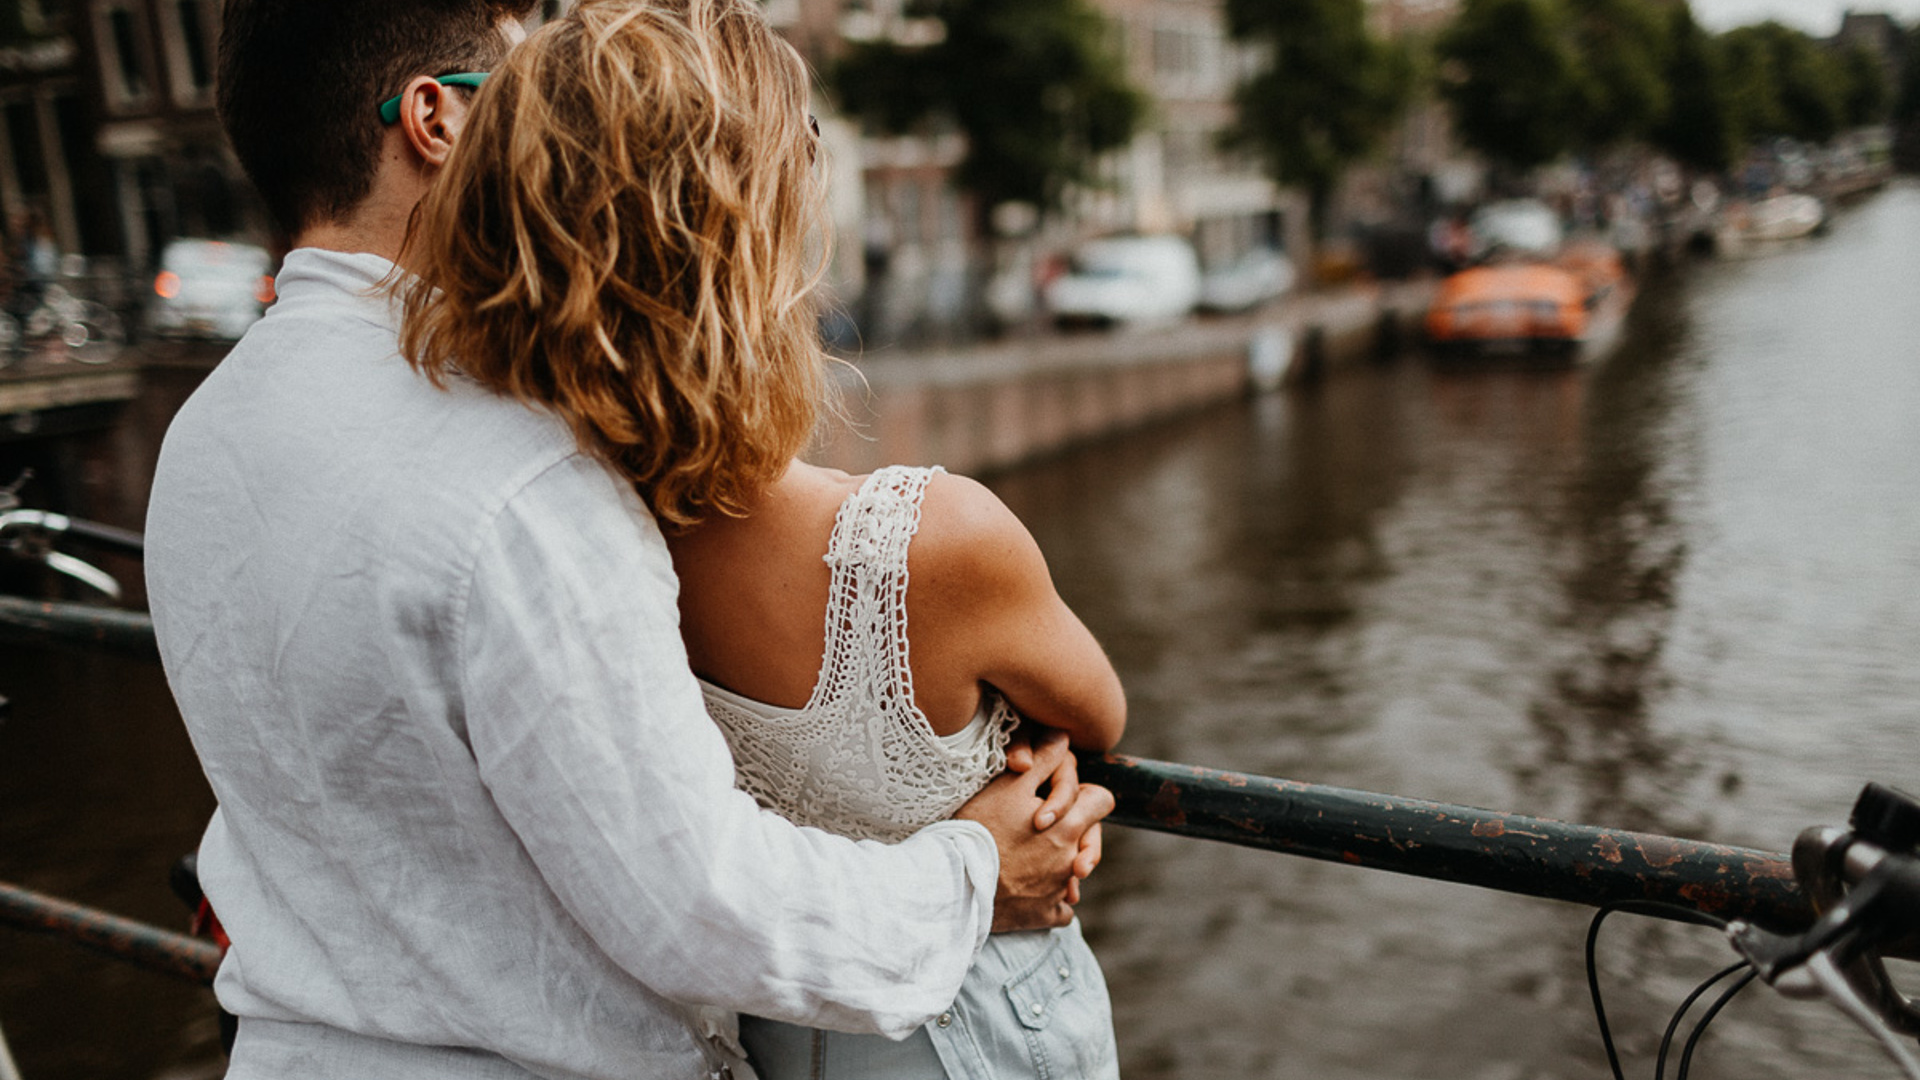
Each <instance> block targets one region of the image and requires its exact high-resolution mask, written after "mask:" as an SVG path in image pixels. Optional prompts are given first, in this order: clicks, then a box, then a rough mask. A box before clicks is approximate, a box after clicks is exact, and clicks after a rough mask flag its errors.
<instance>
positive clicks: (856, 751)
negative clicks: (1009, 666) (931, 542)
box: [701, 466, 1018, 842]
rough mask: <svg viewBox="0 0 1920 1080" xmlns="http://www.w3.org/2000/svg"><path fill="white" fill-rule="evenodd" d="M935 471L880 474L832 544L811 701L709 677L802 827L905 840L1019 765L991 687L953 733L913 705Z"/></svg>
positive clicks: (733, 727) (753, 771) (763, 789)
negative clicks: (921, 565) (914, 601)
mask: <svg viewBox="0 0 1920 1080" xmlns="http://www.w3.org/2000/svg"><path fill="white" fill-rule="evenodd" d="M938 471H940V470H939V468H938V467H937V466H936V467H934V468H930V469H921V468H904V467H893V468H887V469H882V470H880V471H879V472H876V473H874V474H873V475H872V476H870V477H868V478H867V479H866V481H865V482H864V483H862V484H861V485H860V490H858V491H856V492H855V493H854V494H852V495H851V496H849V497H848V498H847V501H846V502H844V503H842V504H841V506H840V513H839V516H838V517H836V518H835V520H834V526H833V536H832V538H831V539H830V540H829V541H828V542H827V555H826V561H827V565H829V566H831V567H832V568H833V579H832V581H833V583H832V586H831V588H830V590H829V592H828V594H827V611H826V628H827V645H826V650H825V653H824V655H823V656H822V657H821V662H820V677H819V679H818V680H817V681H816V682H815V683H814V686H813V695H812V697H811V698H809V699H808V701H807V703H806V705H805V706H803V707H801V708H798V709H784V708H780V707H778V706H773V705H768V704H765V703H763V702H759V701H755V700H753V699H751V698H747V697H743V696H741V695H739V694H735V693H731V692H729V691H727V690H725V689H723V688H721V687H718V686H714V685H712V684H711V683H706V682H702V684H701V686H702V688H703V689H704V690H705V692H706V701H707V712H708V713H710V714H711V715H712V716H713V719H714V721H715V722H716V723H718V724H719V725H720V730H721V731H722V732H724V733H725V734H726V737H727V743H728V745H729V746H731V747H732V748H733V759H734V766H735V770H736V775H737V781H736V782H737V783H738V785H739V786H740V787H741V788H742V789H743V790H745V791H746V792H748V793H749V794H751V795H752V796H753V797H754V798H755V799H757V800H759V802H760V805H762V806H764V807H766V808H768V809H770V810H774V811H777V812H779V813H780V814H781V815H783V816H785V817H786V818H788V819H789V820H791V821H794V822H796V823H798V824H801V825H812V826H815V827H817V828H821V829H825V830H827V831H829V832H834V833H838V834H840V835H842V836H849V837H852V838H854V839H856V840H884V841H888V842H893V841H898V840H904V839H905V838H907V837H908V836H911V835H913V833H915V832H917V831H918V830H920V829H922V828H924V827H926V826H927V825H930V824H932V823H933V822H936V821H940V820H943V819H945V818H947V817H949V816H951V815H952V813H953V812H954V811H955V810H957V809H959V807H960V804H962V803H964V802H966V801H967V800H968V799H969V798H972V797H973V795H974V793H975V792H977V791H979V790H980V788H981V787H982V786H984V785H985V784H986V782H987V781H988V780H989V779H991V778H992V777H993V776H994V775H996V774H998V773H999V772H1000V771H1001V770H1002V769H1003V768H1005V767H1006V761H1007V752H1006V747H1007V737H1008V734H1009V733H1010V732H1011V730H1012V728H1013V726H1014V724H1015V722H1016V721H1017V719H1018V717H1017V716H1016V714H1015V713H1014V711H1013V709H1012V708H1011V707H1010V706H1009V705H1007V703H1006V701H1005V700H1003V699H1002V698H1001V697H1000V696H999V695H998V694H994V693H992V692H988V693H987V694H986V695H984V696H983V697H982V699H981V702H980V708H979V710H978V711H977V712H976V713H975V714H974V717H973V719H972V720H971V721H970V722H969V723H968V724H967V726H966V727H965V728H962V729H961V730H960V731H958V732H955V733H954V734H952V735H948V736H946V737H944V738H942V737H941V736H939V735H936V734H934V731H933V727H932V725H931V724H929V723H928V722H927V717H926V714H924V713H922V712H921V711H920V708H919V706H918V705H916V704H914V699H913V673H912V671H911V670H910V669H909V668H908V666H907V544H908V542H909V541H911V540H912V539H913V534H914V533H915V531H917V530H918V529H919V527H920V502H921V499H922V498H923V497H924V496H925V494H926V488H927V481H928V480H930V479H931V478H932V476H933V474H934V473H935V472H938Z"/></svg>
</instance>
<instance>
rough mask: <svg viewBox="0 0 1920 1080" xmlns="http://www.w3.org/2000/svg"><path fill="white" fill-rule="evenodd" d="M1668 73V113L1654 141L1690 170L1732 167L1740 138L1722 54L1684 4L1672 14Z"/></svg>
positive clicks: (1651, 139)
mask: <svg viewBox="0 0 1920 1080" xmlns="http://www.w3.org/2000/svg"><path fill="white" fill-rule="evenodd" d="M1665 75H1666V82H1667V88H1668V91H1669V96H1668V103H1667V110H1666V112H1665V114H1663V115H1662V116H1661V117H1660V119H1659V120H1658V121H1657V122H1655V124H1654V125H1653V128H1652V130H1651V132H1650V133H1649V142H1650V143H1651V144H1652V145H1653V146H1654V148H1655V149H1658V150H1660V151H1662V152H1663V153H1665V154H1667V155H1668V156H1669V157H1671V158H1673V159H1674V160H1675V161H1677V162H1679V163H1680V164H1682V165H1685V166H1687V167H1688V168H1692V169H1698V170H1702V171H1705V172H1721V171H1723V170H1725V169H1727V168H1729V167H1730V166H1732V164H1733V160H1734V155H1735V153H1736V151H1737V150H1738V148H1739V145H1738V144H1739V138H1738V133H1737V132H1736V131H1735V130H1734V126H1733V125H1734V120H1733V113H1732V105H1731V101H1730V99H1729V97H1728V93H1727V77H1726V72H1725V68H1724V66H1723V64H1722V62H1721V57H1720V50H1719V48H1718V47H1717V45H1716V44H1715V42H1714V39H1713V37H1712V35H1710V34H1708V33H1707V32H1706V31H1705V30H1704V29H1702V28H1701V26H1700V24H1699V23H1696V22H1694V21H1693V12H1692V11H1691V10H1689V9H1688V7H1687V5H1685V4H1679V5H1676V6H1675V7H1674V8H1673V10H1672V12H1671V13H1670V15H1669V22H1668V25H1667V64H1666V72H1665Z"/></svg>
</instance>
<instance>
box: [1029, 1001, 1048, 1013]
mask: <svg viewBox="0 0 1920 1080" xmlns="http://www.w3.org/2000/svg"><path fill="white" fill-rule="evenodd" d="M1028 1008H1030V1009H1032V1010H1033V1015H1035V1016H1039V1015H1040V1014H1041V1013H1043V1012H1046V1011H1047V1007H1046V1006H1045V1005H1042V1004H1040V1003H1039V1002H1037V1001H1036V1002H1034V1003H1033V1004H1032V1005H1029V1006H1028Z"/></svg>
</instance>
